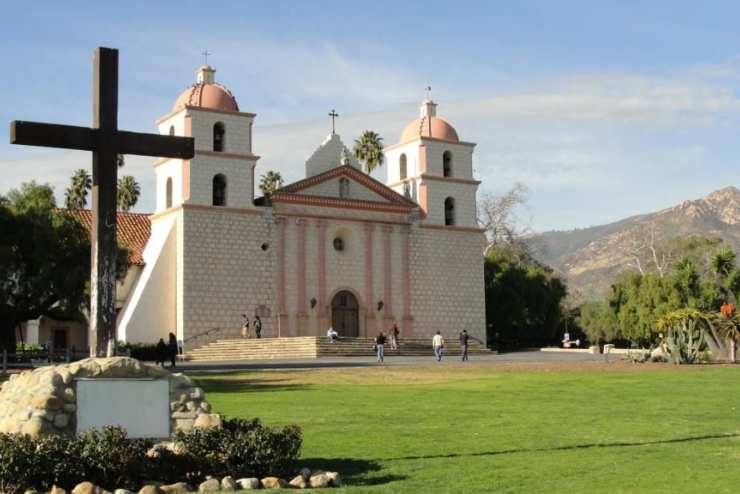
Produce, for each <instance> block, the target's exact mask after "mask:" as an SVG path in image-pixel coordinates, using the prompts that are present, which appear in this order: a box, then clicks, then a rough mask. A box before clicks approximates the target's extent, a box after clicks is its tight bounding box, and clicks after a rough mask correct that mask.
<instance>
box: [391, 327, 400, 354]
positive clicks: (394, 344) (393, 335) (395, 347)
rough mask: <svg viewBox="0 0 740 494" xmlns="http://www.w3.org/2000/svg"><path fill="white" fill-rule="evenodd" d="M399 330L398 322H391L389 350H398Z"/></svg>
mask: <svg viewBox="0 0 740 494" xmlns="http://www.w3.org/2000/svg"><path fill="white" fill-rule="evenodd" d="M399 334H401V332H400V331H399V330H398V324H393V329H391V350H398V335H399Z"/></svg>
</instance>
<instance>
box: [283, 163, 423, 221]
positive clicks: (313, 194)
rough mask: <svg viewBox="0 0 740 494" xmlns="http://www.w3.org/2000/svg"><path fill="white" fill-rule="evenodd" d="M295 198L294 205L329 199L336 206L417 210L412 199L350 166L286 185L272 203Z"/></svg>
mask: <svg viewBox="0 0 740 494" xmlns="http://www.w3.org/2000/svg"><path fill="white" fill-rule="evenodd" d="M342 184H344V185H342ZM291 197H292V198H293V200H294V201H295V200H296V199H297V198H299V197H304V198H314V199H316V198H325V199H327V200H330V201H332V202H334V201H348V202H362V203H368V204H378V205H388V206H393V207H398V208H400V209H408V210H411V209H414V208H416V207H417V205H416V203H414V202H413V201H411V200H410V199H407V198H405V197H404V196H402V195H401V194H399V193H398V192H396V191H394V190H393V189H391V188H390V187H387V186H386V185H385V184H383V183H382V182H379V181H377V180H375V179H374V178H372V177H370V176H369V175H367V174H366V173H363V172H361V171H360V170H358V169H356V168H354V167H352V166H349V165H345V166H340V167H337V168H333V169H331V170H328V171H326V172H324V173H321V174H319V175H315V176H313V177H309V178H306V179H304V180H300V181H298V182H294V183H292V184H289V185H286V186H284V187H281V188H280V189H278V190H276V191H275V192H274V193H273V194H272V200H273V201H278V202H279V201H280V200H281V199H283V200H290V198H291Z"/></svg>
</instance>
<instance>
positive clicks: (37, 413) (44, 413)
mask: <svg viewBox="0 0 740 494" xmlns="http://www.w3.org/2000/svg"><path fill="white" fill-rule="evenodd" d="M31 416H32V417H38V418H40V419H44V420H46V421H47V422H53V421H54V417H55V416H56V412H52V411H51V410H34V412H33V413H32V414H31Z"/></svg>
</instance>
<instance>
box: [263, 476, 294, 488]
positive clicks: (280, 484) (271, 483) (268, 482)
mask: <svg viewBox="0 0 740 494" xmlns="http://www.w3.org/2000/svg"><path fill="white" fill-rule="evenodd" d="M260 483H261V484H262V488H263V489H284V488H285V487H288V483H287V482H286V481H284V480H283V479H279V478H277V477H265V478H264V479H262V480H261V481H260Z"/></svg>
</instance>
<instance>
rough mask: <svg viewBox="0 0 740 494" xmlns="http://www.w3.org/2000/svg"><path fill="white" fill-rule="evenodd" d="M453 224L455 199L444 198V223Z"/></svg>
mask: <svg viewBox="0 0 740 494" xmlns="http://www.w3.org/2000/svg"><path fill="white" fill-rule="evenodd" d="M454 224H455V199H453V198H452V197H448V198H447V199H445V225H454Z"/></svg>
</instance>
